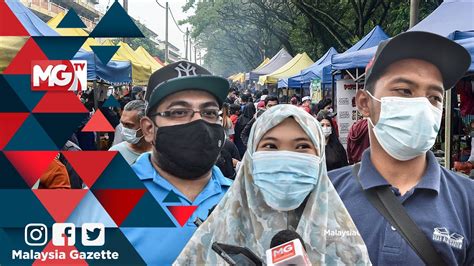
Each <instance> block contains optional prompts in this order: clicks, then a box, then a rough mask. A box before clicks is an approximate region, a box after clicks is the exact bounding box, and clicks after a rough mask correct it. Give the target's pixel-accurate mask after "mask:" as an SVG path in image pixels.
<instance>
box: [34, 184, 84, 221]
mask: <svg viewBox="0 0 474 266" xmlns="http://www.w3.org/2000/svg"><path fill="white" fill-rule="evenodd" d="M33 193H35V195H36V197H38V199H39V200H40V201H41V203H43V206H44V207H45V208H46V209H47V210H48V212H49V214H51V216H52V217H53V218H54V220H55V221H56V222H57V223H63V222H65V221H66V219H67V218H68V217H69V215H71V213H72V211H73V210H74V209H75V208H76V207H77V205H78V204H79V202H81V200H82V198H83V197H84V195H86V193H87V190H86V189H34V190H33Z"/></svg>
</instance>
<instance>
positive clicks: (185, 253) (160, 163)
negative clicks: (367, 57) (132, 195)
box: [50, 32, 474, 265]
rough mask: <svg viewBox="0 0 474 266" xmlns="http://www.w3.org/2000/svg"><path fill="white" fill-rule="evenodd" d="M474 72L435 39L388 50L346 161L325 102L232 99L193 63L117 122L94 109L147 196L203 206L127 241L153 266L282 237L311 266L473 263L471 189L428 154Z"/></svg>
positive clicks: (79, 212)
mask: <svg viewBox="0 0 474 266" xmlns="http://www.w3.org/2000/svg"><path fill="white" fill-rule="evenodd" d="M420 45H423V49H420V48H419V47H420ZM439 51H443V53H442V54H440V53H439ZM452 62H454V63H452ZM470 62H471V61H470V56H469V54H468V53H467V52H466V51H465V49H464V48H462V47H461V46H459V45H458V44H456V43H454V42H452V41H450V40H448V39H446V38H444V37H440V36H437V35H434V34H429V33H422V32H409V33H402V34H400V35H398V36H396V37H394V38H392V39H390V40H388V41H385V42H382V44H381V45H380V46H379V48H378V50H377V52H376V55H375V57H374V60H373V61H372V62H371V63H370V65H369V66H368V67H367V71H366V79H365V89H364V90H360V91H358V92H357V95H356V99H355V100H356V104H357V108H358V110H359V112H360V113H361V114H362V116H363V117H364V119H362V120H360V121H358V122H357V123H355V124H354V126H353V127H352V128H351V132H350V134H349V139H348V143H347V151H346V150H345V149H344V147H343V145H342V144H341V143H340V141H339V138H338V128H337V123H336V118H335V113H334V106H333V103H332V101H331V100H330V99H323V100H322V101H320V102H319V103H315V104H314V105H312V104H311V99H310V98H309V97H302V99H301V100H299V98H298V97H297V96H294V97H292V98H291V99H290V100H289V103H285V102H282V101H281V99H279V98H278V97H277V96H276V95H272V94H269V93H268V91H267V90H265V89H263V90H261V91H255V92H250V91H245V90H244V91H242V90H236V89H231V88H230V86H229V83H228V81H227V80H226V79H223V78H221V77H217V76H213V75H212V74H211V73H210V72H209V71H208V70H206V69H204V68H203V67H201V66H199V65H196V64H193V63H190V62H186V61H180V62H176V63H173V64H169V65H167V66H165V67H163V68H161V69H159V70H157V71H156V72H155V73H153V74H152V76H151V77H150V80H149V83H148V86H147V89H146V91H144V90H142V89H136V90H135V89H134V90H132V91H131V93H130V96H128V94H125V96H123V95H120V96H118V97H117V98H118V100H119V102H120V103H121V104H122V106H121V108H118V109H120V110H119V111H118V112H116V110H114V108H111V107H104V108H101V109H100V110H101V111H102V112H103V113H104V115H105V116H106V117H107V118H108V119H109V121H112V120H113V119H112V118H111V117H113V116H114V113H115V112H116V114H115V115H116V117H115V118H114V119H115V120H116V123H115V124H113V126H114V127H115V128H116V132H115V134H110V139H109V141H110V142H114V144H113V146H111V147H110V150H115V151H118V152H120V154H121V155H122V156H123V157H124V158H125V160H126V161H127V162H128V163H129V164H130V165H131V168H132V169H133V171H134V172H135V173H136V175H137V176H138V178H139V179H140V181H141V182H142V183H143V184H144V185H145V187H146V188H147V190H148V191H149V192H150V193H151V195H152V196H153V198H154V199H155V200H156V201H157V202H159V203H161V202H163V200H164V199H165V198H166V197H167V195H169V193H171V192H173V193H175V194H176V195H177V197H178V198H179V200H180V202H181V204H182V205H187V206H195V207H196V208H197V209H196V211H195V212H194V213H193V214H192V215H191V217H190V218H189V221H188V222H187V223H185V224H184V225H183V226H181V227H169V228H154V227H140V228H135V227H134V228H123V230H122V232H123V233H124V234H125V236H126V237H127V239H128V240H129V241H130V242H131V244H132V245H133V246H134V248H135V249H136V250H137V252H138V253H139V254H140V256H141V257H142V258H143V260H144V261H145V262H146V263H147V264H152V265H168V264H172V263H175V264H176V265H203V264H208V265H216V264H222V263H223V260H222V259H221V258H220V257H219V254H217V253H216V252H214V251H213V250H212V246H213V245H212V244H213V243H214V242H221V243H225V244H230V245H236V246H242V247H247V248H249V249H250V250H251V251H253V252H254V253H255V254H257V255H258V256H260V257H264V255H265V250H267V249H269V247H270V241H271V239H272V237H273V236H274V235H275V234H276V233H278V232H279V231H281V230H284V229H290V230H293V231H295V232H297V233H298V234H299V235H300V236H301V239H302V240H303V242H304V244H305V247H306V252H307V255H308V257H309V259H310V261H311V263H312V264H316V265H320V264H328V265H336V264H346V265H368V264H371V263H372V264H376V265H388V264H398V265H402V264H406V265H422V264H423V263H425V264H428V265H434V264H436V265H438V264H439V265H445V264H447V265H451V264H452V265H473V263H474V242H473V237H474V231H473V228H474V227H473V226H474V222H473V219H472V217H473V215H474V197H473V196H472V195H473V191H474V181H472V180H469V179H468V178H465V177H462V176H459V175H457V174H455V173H454V172H451V171H449V170H447V169H445V168H444V167H441V166H440V165H439V164H438V163H437V161H436V159H435V157H434V155H433V153H432V152H431V151H430V149H431V147H432V146H433V144H434V141H435V139H436V136H437V134H438V131H439V130H440V124H441V113H442V106H443V98H444V92H445V90H446V89H449V88H451V87H452V86H453V85H454V84H455V83H456V82H457V80H459V78H461V77H462V75H463V74H464V73H465V71H466V69H467V67H468V65H469V64H470ZM182 69H187V70H190V71H187V72H183V71H182ZM109 91H110V90H109ZM110 93H112V94H114V93H116V91H114V90H112V91H111V92H110ZM112 94H110V95H112ZM106 95H107V94H106ZM125 97H128V99H124V98H125ZM84 98H85V99H86V100H85V103H86V105H87V103H90V99H89V98H87V96H84ZM106 98H107V97H104V100H105V99H106ZM78 132H79V133H82V132H80V131H78ZM117 138H121V139H120V140H119V141H117ZM75 139H76V140H75V141H73V140H71V141H70V142H71V143H72V144H71V143H70V145H69V148H74V149H87V145H86V146H85V145H84V143H88V142H87V141H92V143H88V145H95V146H96V147H97V145H96V144H97V143H93V141H96V140H97V137H96V136H94V135H93V134H92V136H87V135H84V134H78V135H77V136H75ZM58 162H60V158H57V159H55V164H57V163H58ZM66 163H67V162H66ZM64 167H66V166H65V165H64ZM65 169H66V168H65ZM50 172H61V171H60V170H58V167H57V165H53V166H52V167H51V171H50ZM62 172H64V171H62ZM65 172H67V169H66V171H65ZM70 183H71V184H72V182H70ZM57 186H58V188H59V187H60V188H64V186H65V185H64V182H57ZM89 196H90V195H89ZM86 197H88V196H86ZM377 199H378V200H377ZM377 202H378V203H377ZM387 202H390V204H388V203H387ZM381 206H382V207H381ZM97 208H99V207H98V206H97V204H93V201H92V199H87V198H86V200H85V201H83V202H81V204H80V206H78V208H77V209H76V210H75V211H74V212H73V213H72V215H71V217H69V219H68V221H69V222H73V223H75V224H77V225H80V224H82V223H84V222H103V223H104V224H107V219H110V218H108V216H107V215H106V214H104V213H103V212H101V211H98V210H97ZM395 209H396V210H398V212H396V213H395V214H396V215H394V213H393V211H394V210H395ZM384 210H385V211H384ZM400 210H402V211H400ZM387 213H389V214H387ZM402 217H403V218H402ZM406 217H408V220H409V221H411V223H409V222H406V219H407V218H406ZM143 219H147V217H143ZM402 220H403V221H402ZM194 221H204V222H203V223H202V224H201V223H194ZM407 228H408V229H407ZM407 230H408V232H414V235H416V238H417V240H416V241H414V240H413V236H410V234H407ZM440 232H441V233H440ZM427 254H428V255H427Z"/></svg>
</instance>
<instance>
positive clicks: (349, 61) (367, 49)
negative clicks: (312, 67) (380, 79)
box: [331, 26, 389, 70]
mask: <svg viewBox="0 0 474 266" xmlns="http://www.w3.org/2000/svg"><path fill="white" fill-rule="evenodd" d="M388 38H389V37H388V35H387V34H386V33H385V32H384V31H383V30H382V28H380V27H379V26H375V28H374V29H372V31H370V32H369V33H368V34H367V35H366V36H365V37H364V38H362V39H361V40H360V41H358V42H357V43H356V44H354V46H352V47H351V48H349V49H348V50H347V51H345V52H344V53H342V54H335V55H333V56H332V57H331V65H332V69H336V70H342V69H353V68H365V66H366V65H367V64H368V63H369V61H370V59H371V58H372V57H373V56H374V55H375V51H376V50H377V46H378V45H379V43H380V42H381V41H383V40H386V39H388Z"/></svg>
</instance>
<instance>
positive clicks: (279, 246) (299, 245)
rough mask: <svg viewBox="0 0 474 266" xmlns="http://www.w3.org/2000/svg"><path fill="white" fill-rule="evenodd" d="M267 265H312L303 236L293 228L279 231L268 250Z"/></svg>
mask: <svg viewBox="0 0 474 266" xmlns="http://www.w3.org/2000/svg"><path fill="white" fill-rule="evenodd" d="M266 257H267V265H269V266H282V265H289V264H292V265H311V261H310V260H309V258H308V254H306V247H305V245H304V241H303V239H302V238H301V236H300V235H299V234H298V233H296V232H295V231H292V230H283V231H280V232H278V233H277V234H276V235H275V236H274V237H273V238H272V241H271V243H270V249H268V250H267V251H266Z"/></svg>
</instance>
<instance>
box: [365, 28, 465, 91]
mask: <svg viewBox="0 0 474 266" xmlns="http://www.w3.org/2000/svg"><path fill="white" fill-rule="evenodd" d="M410 58H413V59H420V60H423V61H427V62H430V63H431V64H433V65H435V66H436V67H437V68H438V69H439V71H440V72H441V76H442V77H443V85H444V89H445V90H447V89H450V88H451V87H453V86H454V85H455V84H456V82H457V81H458V80H459V79H460V78H462V77H463V76H464V75H465V73H466V71H467V70H468V68H469V66H470V65H471V56H470V54H469V52H468V51H466V49H465V48H464V47H462V46H461V45H459V44H457V43H456V42H454V41H451V40H449V39H448V38H445V37H443V36H440V35H437V34H433V33H429V32H424V31H409V32H404V33H400V34H399V35H397V36H395V37H393V38H391V39H389V40H385V41H383V42H381V43H380V44H379V46H378V48H377V52H376V53H375V56H374V58H373V59H372V60H371V62H370V63H369V64H368V65H367V67H366V71H365V84H367V83H369V82H370V81H372V80H376V79H378V78H379V77H380V75H382V73H383V71H384V70H385V69H386V68H387V67H388V66H389V65H390V64H392V63H395V62H397V61H400V60H403V59H410Z"/></svg>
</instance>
